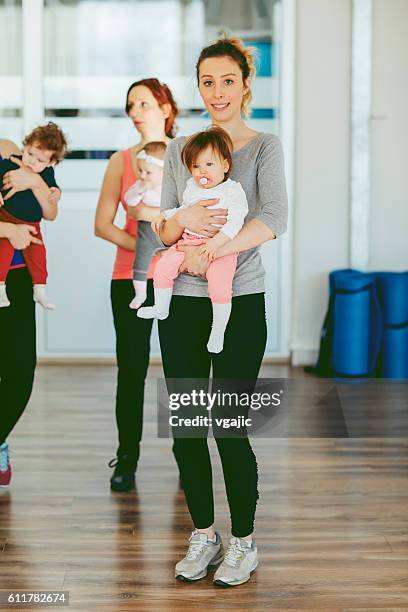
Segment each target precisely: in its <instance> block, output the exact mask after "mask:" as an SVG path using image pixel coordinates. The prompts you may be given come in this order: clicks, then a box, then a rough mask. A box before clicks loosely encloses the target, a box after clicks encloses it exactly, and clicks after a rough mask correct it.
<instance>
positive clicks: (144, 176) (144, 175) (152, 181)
mask: <svg viewBox="0 0 408 612" xmlns="http://www.w3.org/2000/svg"><path fill="white" fill-rule="evenodd" d="M137 169H138V172H139V179H140V180H141V182H142V183H143V184H144V185H145V186H146V187H148V188H149V189H154V188H155V187H160V185H161V184H162V180H163V168H160V167H159V166H156V164H149V163H148V162H147V161H146V160H144V159H138V160H137Z"/></svg>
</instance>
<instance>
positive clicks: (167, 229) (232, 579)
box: [159, 38, 287, 586]
mask: <svg viewBox="0 0 408 612" xmlns="http://www.w3.org/2000/svg"><path fill="white" fill-rule="evenodd" d="M254 75H255V68H254V65H253V58H252V55H251V52H250V50H249V49H247V48H245V47H244V45H243V44H242V41H240V40H239V39H232V38H222V39H220V40H218V41H216V42H215V43H214V44H212V45H210V46H208V47H206V48H204V49H203V50H202V52H201V54H200V57H199V59H198V62H197V80H198V87H199V91H200V94H201V97H202V99H203V102H204V104H205V107H206V110H207V111H208V112H209V114H210V116H211V121H212V124H213V125H218V126H220V127H222V128H223V129H224V130H225V131H226V132H227V133H228V134H229V136H230V137H231V139H232V142H233V145H234V152H233V158H232V161H233V165H232V173H231V178H232V179H233V180H235V181H238V182H240V183H241V185H242V187H243V189H244V191H245V193H246V196H247V200H248V206H249V214H248V215H247V217H246V220H245V224H244V226H243V228H242V229H241V231H240V232H239V233H238V234H237V236H236V237H235V238H234V239H233V240H230V241H229V242H228V243H227V244H226V245H224V246H223V247H221V248H220V249H219V250H218V251H217V253H216V257H222V256H224V255H228V254H231V253H234V252H239V257H238V265H237V270H236V273H235V276H234V281H233V298H232V312H231V317H230V320H229V323H228V327H227V331H226V334H225V342H224V349H223V351H222V352H221V353H218V354H210V353H209V352H208V351H207V346H206V345H207V341H208V337H209V334H210V330H211V321H212V309H211V302H210V300H209V298H208V292H207V282H206V280H205V273H206V269H207V267H208V265H209V261H208V260H207V259H206V258H205V256H202V255H200V254H199V253H198V250H199V247H194V246H191V247H183V250H185V251H186V255H185V259H184V263H183V265H182V268H181V271H182V272H184V273H182V274H180V275H179V276H178V278H177V279H176V280H175V285H174V290H173V298H172V303H171V308H170V314H169V317H168V318H167V319H166V320H164V321H160V322H159V335H160V344H161V351H162V357H163V367H164V372H165V376H166V379H167V381H168V386H169V387H170V388H171V389H172V390H174V389H175V388H177V380H180V379H208V377H209V374H210V367H211V365H212V368H213V377H214V379H224V380H225V379H230V380H231V379H235V380H236V381H239V380H245V381H255V380H256V378H257V376H258V373H259V368H260V366H261V362H262V359H263V355H264V351H265V346H266V321H265V293H264V292H265V288H264V276H265V271H264V268H263V266H262V261H261V256H260V252H259V246H260V245H261V244H262V243H263V242H266V241H268V240H273V239H275V238H277V237H278V236H280V235H281V234H282V233H283V232H285V230H286V222H287V197H286V187H285V178H284V169H283V156H282V147H281V144H280V141H279V139H278V138H277V137H276V136H274V135H271V134H263V133H260V132H256V131H254V130H252V129H250V128H249V127H248V126H247V125H246V124H245V123H244V121H243V119H242V115H244V116H247V114H248V110H249V103H250V100H251V97H252V96H251V82H250V79H251V77H253V76H254ZM184 142H185V139H184V138H176V139H175V140H174V141H172V142H171V143H170V144H169V146H168V150H167V155H166V160H165V166H164V179H163V189H162V210H165V209H168V208H173V207H175V206H178V205H179V203H180V202H181V201H182V194H183V191H184V188H185V186H186V181H187V180H188V178H189V174H188V171H187V170H186V168H185V167H184V166H183V164H182V162H181V157H180V152H181V149H182V147H183V144H184ZM214 203H215V201H214V200H203V201H200V202H197V203H196V204H194V205H193V206H191V207H190V208H186V209H183V210H180V212H178V213H176V214H175V215H174V216H173V217H172V218H171V219H169V220H167V221H165V222H163V224H162V226H161V227H160V238H161V240H162V242H163V244H164V245H166V246H170V245H172V244H174V243H175V242H176V241H177V240H178V239H179V238H180V237H181V235H182V233H183V230H184V228H187V229H189V230H190V231H193V232H196V233H199V234H203V235H205V236H208V237H211V236H213V235H214V234H215V233H216V232H217V231H218V230H219V225H220V224H222V223H225V221H226V218H225V214H226V211H225V210H223V209H219V208H218V209H208V206H210V205H211V204H214ZM182 383H183V381H182V380H180V388H181V385H182ZM184 383H185V381H184ZM233 386H234V383H231V386H230V388H229V391H232V390H233V388H234V387H233ZM184 390H185V389H184ZM214 435H215V439H216V443H217V448H218V452H219V454H220V457H221V462H222V468H223V473H224V480H225V486H226V491H227V498H228V503H229V508H230V514H231V523H232V538H231V540H230V545H229V548H228V551H227V553H226V554H225V555H224V551H223V545H222V542H221V538H220V535H219V534H218V532H216V530H215V526H214V502H213V488H212V471H211V461H210V455H209V450H208V445H207V439H206V437H205V436H203V437H200V438H199V437H195V438H193V437H177V436H175V439H174V445H173V451H174V454H175V457H176V461H177V464H178V467H179V470H180V475H181V479H182V482H183V486H184V491H185V496H186V501H187V504H188V508H189V511H190V514H191V517H192V520H193V523H194V527H195V529H194V531H193V533H192V535H191V537H190V545H189V549H188V551H187V555H186V556H185V558H184V559H183V560H182V561H180V562H179V563H177V565H176V570H175V576H176V578H178V579H180V580H186V581H192V580H198V579H200V578H203V577H204V576H206V574H207V568H208V566H211V565H218V564H219V563H220V562H222V563H221V565H220V566H219V567H218V569H217V571H216V573H215V575H214V582H215V584H217V585H220V586H234V585H237V584H242V583H244V582H246V581H247V580H249V578H250V574H251V572H252V571H253V570H254V569H255V568H256V566H257V564H258V557H257V549H256V546H255V541H254V540H253V538H252V533H253V528H254V517H255V509H256V503H257V499H258V488H257V483H258V473H257V462H256V458H255V455H254V452H253V450H252V448H251V445H250V442H249V440H248V438H247V437H234V436H230V437H222V434H221V435H218V432H216V431H215V430H214ZM224 435H225V434H224Z"/></svg>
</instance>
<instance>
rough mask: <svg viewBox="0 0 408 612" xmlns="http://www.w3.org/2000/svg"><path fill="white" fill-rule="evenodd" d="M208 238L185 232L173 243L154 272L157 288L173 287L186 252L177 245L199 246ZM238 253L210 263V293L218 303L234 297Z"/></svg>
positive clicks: (212, 299)
mask: <svg viewBox="0 0 408 612" xmlns="http://www.w3.org/2000/svg"><path fill="white" fill-rule="evenodd" d="M204 242H206V238H201V237H200V236H194V235H191V234H186V233H184V234H183V236H182V237H181V239H180V240H179V241H178V242H176V244H173V246H171V247H170V248H169V250H168V251H166V252H165V253H164V255H162V256H161V257H160V259H159V261H158V262H157V265H156V269H155V272H154V286H155V287H156V288H157V289H172V288H173V285H174V279H175V278H176V277H177V276H178V274H179V269H180V266H181V264H182V263H183V261H184V257H185V253H184V252H183V251H178V250H177V246H178V245H183V246H188V245H189V246H199V245H200V244H203V243H204ZM237 258H238V255H237V254H236V253H234V254H233V255H225V256H224V257H219V258H218V259H215V260H214V261H213V262H211V263H210V265H209V266H208V270H207V273H206V277H207V280H208V295H209V296H210V299H211V301H212V302H214V303H216V304H228V303H229V302H231V298H232V279H233V278H234V274H235V270H236V267H237Z"/></svg>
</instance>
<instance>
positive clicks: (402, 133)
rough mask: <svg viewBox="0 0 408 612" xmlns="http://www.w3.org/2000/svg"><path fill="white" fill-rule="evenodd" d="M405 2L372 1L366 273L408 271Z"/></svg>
mask: <svg viewBox="0 0 408 612" xmlns="http://www.w3.org/2000/svg"><path fill="white" fill-rule="evenodd" d="M407 27H408V2H407V0H392V1H391V2H390V0H374V19H373V49H374V52H373V105H372V114H373V118H372V122H371V125H372V131H371V138H372V160H371V163H372V186H371V189H372V211H371V253H370V269H371V270H378V269H388V270H407V269H408V240H407V231H408V154H407V152H408V114H407V111H408V62H407V57H408V37H407Z"/></svg>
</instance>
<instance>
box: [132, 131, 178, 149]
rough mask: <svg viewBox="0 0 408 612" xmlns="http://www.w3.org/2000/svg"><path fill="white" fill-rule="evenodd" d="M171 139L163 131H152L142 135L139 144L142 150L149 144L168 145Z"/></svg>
mask: <svg viewBox="0 0 408 612" xmlns="http://www.w3.org/2000/svg"><path fill="white" fill-rule="evenodd" d="M169 140H170V138H169V137H168V136H166V134H165V132H163V130H151V131H149V132H148V133H146V134H141V139H140V140H139V142H138V145H137V146H139V147H140V148H142V147H144V146H145V145H146V144H147V143H148V142H165V143H168V142H169Z"/></svg>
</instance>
